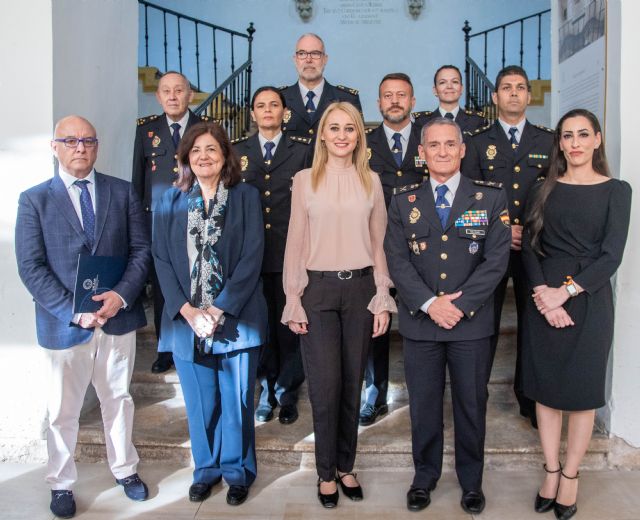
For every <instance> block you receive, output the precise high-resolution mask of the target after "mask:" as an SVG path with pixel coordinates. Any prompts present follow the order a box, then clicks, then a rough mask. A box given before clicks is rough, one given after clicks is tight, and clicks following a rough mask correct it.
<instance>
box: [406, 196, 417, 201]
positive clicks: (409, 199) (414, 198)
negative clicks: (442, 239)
mask: <svg viewBox="0 0 640 520" xmlns="http://www.w3.org/2000/svg"><path fill="white" fill-rule="evenodd" d="M407 200H408V201H409V202H415V201H416V196H415V195H409V196H408V197H407Z"/></svg>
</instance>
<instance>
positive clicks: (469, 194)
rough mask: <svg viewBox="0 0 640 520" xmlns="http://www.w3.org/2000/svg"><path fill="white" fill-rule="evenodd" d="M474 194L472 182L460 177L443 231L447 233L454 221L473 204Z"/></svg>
mask: <svg viewBox="0 0 640 520" xmlns="http://www.w3.org/2000/svg"><path fill="white" fill-rule="evenodd" d="M475 193H476V192H475V190H474V189H473V184H472V182H471V181H470V180H469V179H467V178H466V177H463V176H462V175H461V176H460V184H459V185H458V189H457V190H456V196H455V197H454V198H453V204H452V205H451V211H450V212H449V220H447V227H446V228H445V231H447V230H448V229H449V228H450V227H451V226H452V225H453V223H454V222H455V221H456V219H457V218H458V217H459V216H460V215H462V214H463V213H464V212H465V211H466V210H467V209H469V206H471V205H472V204H473V201H474V200H475V198H474V195H475Z"/></svg>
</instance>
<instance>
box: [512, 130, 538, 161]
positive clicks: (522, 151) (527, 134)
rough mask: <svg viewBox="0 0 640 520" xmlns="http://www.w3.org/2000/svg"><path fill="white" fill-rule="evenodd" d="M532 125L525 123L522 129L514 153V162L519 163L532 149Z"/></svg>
mask: <svg viewBox="0 0 640 520" xmlns="http://www.w3.org/2000/svg"><path fill="white" fill-rule="evenodd" d="M532 127H533V125H532V124H531V123H529V121H527V122H526V123H525V125H524V128H523V129H522V135H521V136H520V144H519V145H518V148H517V150H516V153H515V161H516V162H519V161H520V160H521V159H522V158H523V157H524V156H525V155H527V153H528V152H529V150H531V148H533V147H534V145H535V143H536V140H535V136H534V134H533V130H532Z"/></svg>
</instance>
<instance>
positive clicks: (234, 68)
mask: <svg viewBox="0 0 640 520" xmlns="http://www.w3.org/2000/svg"><path fill="white" fill-rule="evenodd" d="M233 51H234V49H233V34H232V35H231V72H233V71H234V70H236V67H235V65H234V63H235V58H234V52H233Z"/></svg>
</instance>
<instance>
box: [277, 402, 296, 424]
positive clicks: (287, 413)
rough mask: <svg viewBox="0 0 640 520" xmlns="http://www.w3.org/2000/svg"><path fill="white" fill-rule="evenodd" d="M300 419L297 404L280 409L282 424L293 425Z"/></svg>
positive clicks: (279, 417)
mask: <svg viewBox="0 0 640 520" xmlns="http://www.w3.org/2000/svg"><path fill="white" fill-rule="evenodd" d="M297 419H298V408H297V407H296V405H295V404H285V405H283V406H281V407H280V413H279V414H278V420H279V421H280V422H281V423H282V424H293V423H294V422H296V420H297Z"/></svg>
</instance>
